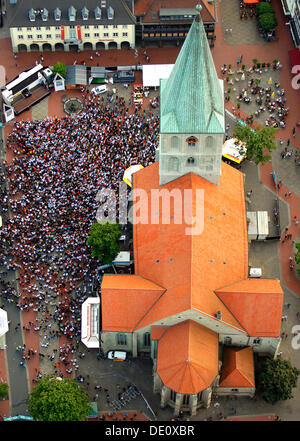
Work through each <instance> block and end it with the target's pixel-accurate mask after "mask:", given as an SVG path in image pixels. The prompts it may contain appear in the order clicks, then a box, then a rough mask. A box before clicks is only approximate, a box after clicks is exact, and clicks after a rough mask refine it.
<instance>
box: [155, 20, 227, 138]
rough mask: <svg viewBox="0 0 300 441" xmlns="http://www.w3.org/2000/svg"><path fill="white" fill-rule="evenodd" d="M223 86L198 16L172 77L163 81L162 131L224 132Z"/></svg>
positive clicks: (161, 86)
mask: <svg viewBox="0 0 300 441" xmlns="http://www.w3.org/2000/svg"><path fill="white" fill-rule="evenodd" d="M222 87H223V86H222V85H221V80H219V78H218V75H217V72H216V69H215V65H214V61H213V58H212V54H211V50H210V48H209V45H208V41H207V37H206V32H205V29H204V26H203V23H202V20H201V19H199V18H196V19H195V20H194V22H193V24H192V26H191V28H190V30H189V33H188V35H187V37H186V39H185V41H184V44H183V46H182V48H181V50H180V53H179V55H178V57H177V59H176V62H175V64H174V67H173V69H172V72H171V74H170V76H169V78H168V79H162V80H161V81H160V96H161V99H160V133H174V134H175V133H224V93H223V89H222Z"/></svg>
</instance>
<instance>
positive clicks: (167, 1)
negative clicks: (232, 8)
mask: <svg viewBox="0 0 300 441" xmlns="http://www.w3.org/2000/svg"><path fill="white" fill-rule="evenodd" d="M196 3H197V4H201V5H202V11H201V18H202V21H203V22H215V20H216V18H215V8H214V5H213V4H210V3H208V2H207V0H199V1H197V2H196ZM196 3H195V1H194V0H176V4H175V5H174V0H154V1H153V0H136V1H135V2H134V14H135V15H143V16H144V17H143V23H157V22H159V10H160V9H174V8H176V9H177V8H195V6H196ZM152 12H156V13H157V18H155V19H153V18H152Z"/></svg>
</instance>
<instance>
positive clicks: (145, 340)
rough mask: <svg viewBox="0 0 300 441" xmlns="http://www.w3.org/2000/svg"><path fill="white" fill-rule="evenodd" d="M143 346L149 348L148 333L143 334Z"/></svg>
mask: <svg viewBox="0 0 300 441" xmlns="http://www.w3.org/2000/svg"><path fill="white" fill-rule="evenodd" d="M144 346H150V332H146V333H145V334H144Z"/></svg>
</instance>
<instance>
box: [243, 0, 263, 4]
mask: <svg viewBox="0 0 300 441" xmlns="http://www.w3.org/2000/svg"><path fill="white" fill-rule="evenodd" d="M244 3H247V4H251V3H259V0H244Z"/></svg>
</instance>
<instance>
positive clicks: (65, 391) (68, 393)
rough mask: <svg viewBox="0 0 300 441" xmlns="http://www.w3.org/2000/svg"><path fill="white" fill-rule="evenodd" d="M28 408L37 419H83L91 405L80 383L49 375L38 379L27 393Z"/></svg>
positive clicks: (85, 417)
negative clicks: (28, 393)
mask: <svg viewBox="0 0 300 441" xmlns="http://www.w3.org/2000/svg"><path fill="white" fill-rule="evenodd" d="M28 409H29V412H30V415H31V416H32V417H33V418H34V419H35V420H39V421H85V420H86V419H87V416H88V415H89V413H90V410H91V405H90V403H89V397H88V396H87V394H86V392H85V390H84V389H83V387H82V386H81V385H79V384H78V383H76V382H75V381H72V380H70V379H69V378H64V379H63V380H62V379H58V378H55V377H51V376H49V377H46V378H44V379H42V380H39V381H38V384H37V385H36V387H35V388H34V389H33V391H32V392H31V394H30V395H29V404H28Z"/></svg>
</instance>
